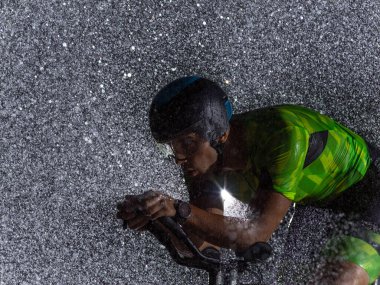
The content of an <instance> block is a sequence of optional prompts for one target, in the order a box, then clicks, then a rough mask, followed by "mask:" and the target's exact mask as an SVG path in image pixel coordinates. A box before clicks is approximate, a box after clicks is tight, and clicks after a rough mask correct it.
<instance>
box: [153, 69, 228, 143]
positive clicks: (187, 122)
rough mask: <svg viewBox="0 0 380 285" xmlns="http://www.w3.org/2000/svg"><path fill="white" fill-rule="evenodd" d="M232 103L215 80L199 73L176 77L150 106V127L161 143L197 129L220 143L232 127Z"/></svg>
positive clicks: (213, 141) (198, 132)
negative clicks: (221, 137)
mask: <svg viewBox="0 0 380 285" xmlns="http://www.w3.org/2000/svg"><path fill="white" fill-rule="evenodd" d="M231 117H232V106H231V103H230V101H229V100H228V97H227V95H226V94H225V93H224V91H223V90H222V89H221V88H220V87H219V86H218V85H217V84H216V83H215V82H213V81H211V80H208V79H206V78H201V77H198V76H188V77H183V78H179V79H176V80H175V81H173V82H171V83H169V84H168V85H166V86H165V87H164V88H162V89H161V90H160V91H159V92H158V94H157V95H156V96H155V97H154V98H153V102H152V105H151V107H150V113H149V121H150V129H151V131H152V135H153V137H154V139H155V140H156V141H157V142H159V143H164V142H168V141H170V140H172V139H174V138H176V137H178V136H180V135H183V134H187V133H191V132H194V133H196V134H198V135H200V136H201V137H203V138H204V139H206V140H208V141H209V142H210V144H211V146H213V147H215V146H216V145H218V142H217V141H218V138H219V137H220V136H221V135H223V133H224V132H226V131H227V130H228V126H229V123H228V121H229V120H230V118H231Z"/></svg>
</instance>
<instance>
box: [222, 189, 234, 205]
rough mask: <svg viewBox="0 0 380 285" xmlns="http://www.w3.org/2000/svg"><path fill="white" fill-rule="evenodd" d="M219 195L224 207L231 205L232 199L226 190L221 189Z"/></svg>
mask: <svg viewBox="0 0 380 285" xmlns="http://www.w3.org/2000/svg"><path fill="white" fill-rule="evenodd" d="M221 195H222V199H223V201H224V204H225V205H226V206H227V205H230V204H232V202H233V199H234V197H232V195H231V194H230V193H229V192H228V191H227V190H226V189H222V192H221Z"/></svg>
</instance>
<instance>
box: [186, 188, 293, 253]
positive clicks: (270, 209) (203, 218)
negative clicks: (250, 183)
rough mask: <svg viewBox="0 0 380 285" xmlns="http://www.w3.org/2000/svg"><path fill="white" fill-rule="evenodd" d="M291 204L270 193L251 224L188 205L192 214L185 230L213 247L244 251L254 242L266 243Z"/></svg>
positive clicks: (278, 195)
mask: <svg viewBox="0 0 380 285" xmlns="http://www.w3.org/2000/svg"><path fill="white" fill-rule="evenodd" d="M291 203H292V202H291V201H290V200H289V199H287V198H285V197H284V196H283V195H281V194H279V193H276V192H270V193H268V195H267V198H266V201H265V205H264V206H263V207H262V209H261V210H260V211H259V213H258V215H257V216H256V217H254V218H252V219H250V220H244V219H240V218H233V217H226V216H221V215H217V214H212V213H209V212H207V211H205V210H202V209H200V208H198V207H196V206H194V205H191V210H192V214H191V216H190V217H189V219H188V220H187V221H186V223H185V224H184V226H185V227H186V229H188V230H190V231H192V232H193V233H195V234H196V235H197V236H199V237H200V238H202V239H204V240H206V241H208V242H210V243H212V244H215V245H218V246H221V247H226V248H231V249H234V250H239V251H243V250H245V249H247V248H248V247H249V246H251V245H252V244H254V243H256V242H259V241H264V242H266V241H268V240H269V238H270V237H271V235H272V233H273V232H274V231H275V230H276V229H277V227H278V225H279V224H280V222H281V220H282V219H283V217H284V216H285V214H286V213H287V211H288V209H289V207H290V205H291Z"/></svg>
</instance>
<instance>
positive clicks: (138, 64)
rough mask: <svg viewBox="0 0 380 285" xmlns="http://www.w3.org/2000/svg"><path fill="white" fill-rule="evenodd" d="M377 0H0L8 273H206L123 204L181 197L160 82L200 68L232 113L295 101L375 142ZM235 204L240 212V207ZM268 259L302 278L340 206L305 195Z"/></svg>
mask: <svg viewBox="0 0 380 285" xmlns="http://www.w3.org/2000/svg"><path fill="white" fill-rule="evenodd" d="M379 70H380V2H378V1H362V0H359V1H348V0H347V1H340V0H338V1H295V0H291V1H204V0H200V1H174V0H173V1H171V0H169V1H125V0H120V1H114V0H109V1H96V0H93V1H79V0H75V1H69V0H62V1H45V0H33V1H29V0H12V1H11V0H1V1H0V124H1V125H0V201H1V202H0V203H1V205H0V217H1V222H0V226H1V228H0V284H7V285H8V284H128V285H141V284H143V285H145V284H157V285H161V284H169V285H171V284H172V285H176V284H183V285H185V284H204V283H205V282H206V277H207V274H206V273H204V272H202V271H198V270H193V269H191V270H190V269H187V268H184V267H181V266H179V265H176V264H174V263H173V262H172V261H171V260H170V258H169V255H168V254H167V252H166V251H165V250H164V249H163V248H162V247H159V246H158V245H157V243H156V241H155V240H154V238H153V237H152V236H151V235H149V234H146V233H134V232H131V231H124V230H123V229H122V226H121V224H120V222H119V221H118V220H117V219H116V217H115V215H116V203H117V202H118V201H120V200H121V199H122V198H123V197H124V195H126V194H137V193H142V192H143V191H146V190H149V189H156V190H161V191H164V192H166V193H171V195H172V196H174V197H176V198H179V197H182V198H183V199H186V198H187V194H186V190H185V188H184V185H183V181H182V180H181V177H180V174H179V169H178V168H177V167H176V166H175V165H172V164H170V163H169V162H167V161H165V160H163V159H162V158H161V157H160V156H159V154H158V153H157V151H156V148H155V145H154V143H153V140H152V138H151V136H150V133H149V126H148V120H147V114H148V110H149V104H150V101H151V99H152V97H153V96H154V94H155V92H156V91H157V90H158V89H159V88H160V87H162V86H163V85H165V84H166V83H168V82H169V81H171V80H173V79H175V78H177V77H180V76H184V75H191V74H199V75H202V76H206V77H209V78H211V79H213V80H215V81H217V82H218V83H219V84H221V86H222V87H223V88H224V89H225V90H226V91H227V92H228V94H229V95H230V97H231V98H232V101H233V105H234V109H235V112H242V111H246V110H248V109H251V108H257V107H262V106H267V105H273V104H282V103H294V104H302V105H305V106H308V107H311V108H314V109H316V110H318V111H321V112H323V113H325V114H328V115H330V116H331V117H333V118H335V119H336V120H338V121H339V122H342V123H343V124H345V125H346V126H348V127H350V128H352V129H353V130H355V131H356V132H358V133H359V134H361V135H362V136H363V137H365V138H366V139H367V140H368V141H369V142H372V143H374V144H377V146H378V147H380V143H379V141H380V131H379V126H380V76H379V74H380V73H379ZM231 211H232V213H234V214H236V213H237V214H238V213H243V212H244V209H242V208H238V206H236V207H235V209H231ZM290 218H291V215H289V217H288V218H287V220H286V221H284V223H283V225H282V226H281V228H280V229H279V230H278V231H277V232H276V233H275V235H274V237H273V239H272V245H273V247H274V255H273V257H272V258H271V259H270V260H269V262H267V263H265V264H262V265H259V269H260V270H261V271H262V273H263V275H264V280H263V284H303V283H304V282H306V280H307V276H308V271H309V269H310V268H309V263H310V256H317V255H318V253H319V251H318V250H319V249H320V248H321V247H322V246H323V243H324V242H325V238H324V237H325V235H326V233H327V232H328V231H329V230H331V228H333V227H334V226H335V225H336V223H335V222H334V221H335V220H336V219H337V217H336V216H333V215H332V213H331V212H329V211H326V210H321V209H317V208H313V207H308V208H304V207H299V208H298V206H296V210H295V215H294V217H293V222H292V224H291V225H290V227H289V219H290Z"/></svg>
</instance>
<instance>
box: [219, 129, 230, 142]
mask: <svg viewBox="0 0 380 285" xmlns="http://www.w3.org/2000/svg"><path fill="white" fill-rule="evenodd" d="M229 134H230V129H228V130H227V131H226V132H224V133H223V135H221V136H220V137H219V143H225V142H226V140H227V139H228V135H229Z"/></svg>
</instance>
